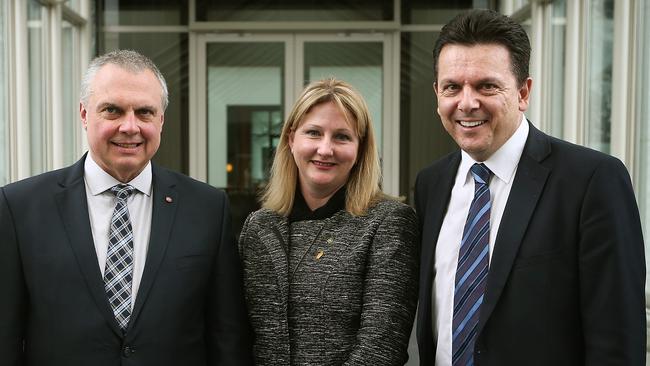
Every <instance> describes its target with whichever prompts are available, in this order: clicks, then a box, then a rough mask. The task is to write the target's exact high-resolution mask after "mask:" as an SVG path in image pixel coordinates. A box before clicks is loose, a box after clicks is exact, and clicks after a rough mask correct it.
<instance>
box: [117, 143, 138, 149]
mask: <svg viewBox="0 0 650 366" xmlns="http://www.w3.org/2000/svg"><path fill="white" fill-rule="evenodd" d="M113 145H115V146H118V147H123V148H125V149H133V148H136V147H138V146H140V145H142V143H141V142H134V143H119V142H113Z"/></svg>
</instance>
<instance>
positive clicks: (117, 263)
mask: <svg viewBox="0 0 650 366" xmlns="http://www.w3.org/2000/svg"><path fill="white" fill-rule="evenodd" d="M134 189H135V188H133V187H132V186H130V185H128V184H118V185H115V186H113V187H112V188H111V192H113V194H115V196H116V197H117V204H116V205H115V211H113V217H112V218H111V229H110V231H109V233H108V254H107V256H106V268H105V270H104V288H105V289H106V295H108V301H109V303H110V304H111V308H112V309H113V314H115V319H116V320H117V323H118V324H119V326H120V328H122V331H126V327H127V326H128V324H129V318H130V317H131V284H132V282H133V228H132V227H131V220H130V219H129V209H128V207H127V206H126V200H127V199H128V198H129V196H130V195H131V193H133V191H134Z"/></svg>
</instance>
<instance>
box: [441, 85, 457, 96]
mask: <svg viewBox="0 0 650 366" xmlns="http://www.w3.org/2000/svg"><path fill="white" fill-rule="evenodd" d="M458 90H460V86H459V85H458V84H445V85H443V86H442V93H443V94H453V93H456V92H457V91H458Z"/></svg>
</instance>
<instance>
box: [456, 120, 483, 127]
mask: <svg viewBox="0 0 650 366" xmlns="http://www.w3.org/2000/svg"><path fill="white" fill-rule="evenodd" d="M459 122H460V125H461V126H463V127H476V126H480V125H482V124H484V123H485V120H483V121H459Z"/></svg>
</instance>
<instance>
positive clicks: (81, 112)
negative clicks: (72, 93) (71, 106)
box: [79, 102, 88, 130]
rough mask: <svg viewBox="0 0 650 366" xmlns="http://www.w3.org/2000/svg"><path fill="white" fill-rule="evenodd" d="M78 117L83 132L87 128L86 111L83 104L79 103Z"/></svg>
mask: <svg viewBox="0 0 650 366" xmlns="http://www.w3.org/2000/svg"><path fill="white" fill-rule="evenodd" d="M79 117H81V124H82V125H83V127H84V130H85V129H87V128H88V119H87V118H88V111H87V110H86V107H85V106H84V104H83V103H81V102H79Z"/></svg>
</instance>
